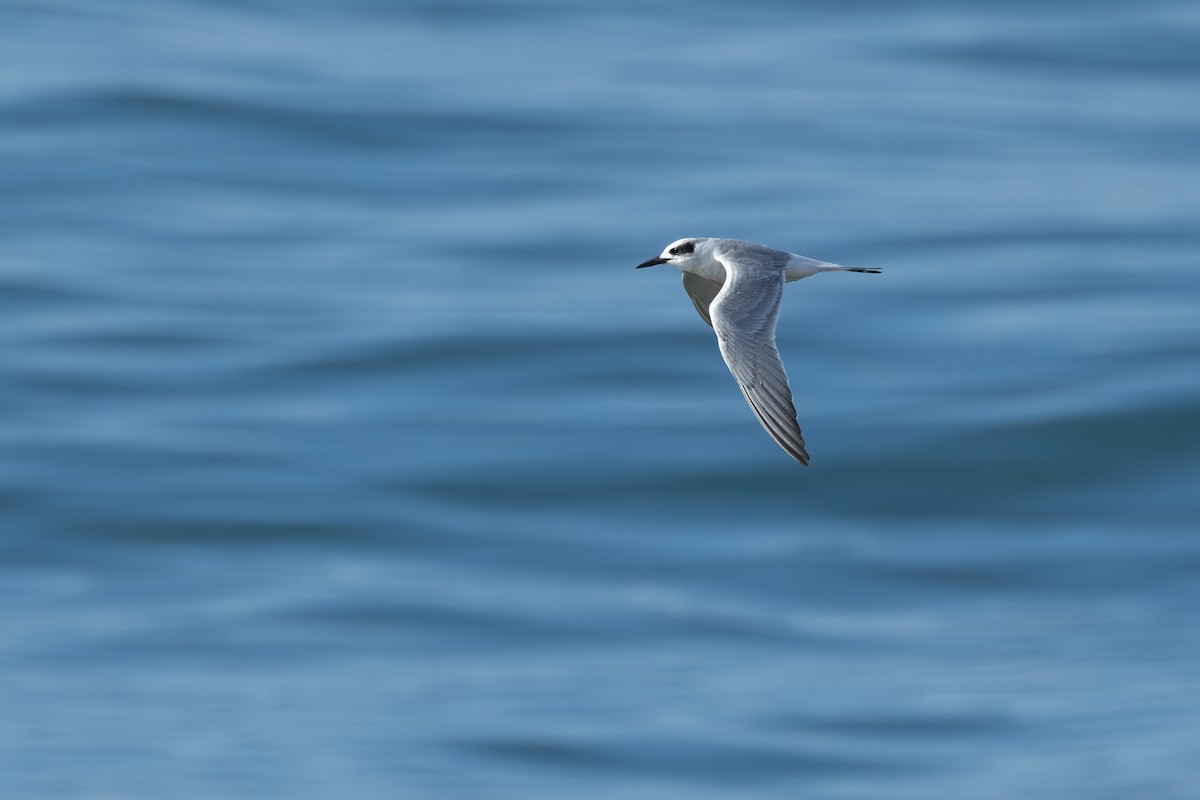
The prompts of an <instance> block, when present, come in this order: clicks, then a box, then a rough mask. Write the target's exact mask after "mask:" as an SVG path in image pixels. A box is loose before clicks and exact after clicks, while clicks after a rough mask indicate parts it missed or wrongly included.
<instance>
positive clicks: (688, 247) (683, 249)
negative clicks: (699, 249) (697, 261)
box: [667, 242, 696, 256]
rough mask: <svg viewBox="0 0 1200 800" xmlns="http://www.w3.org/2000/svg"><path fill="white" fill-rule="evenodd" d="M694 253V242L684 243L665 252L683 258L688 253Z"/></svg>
mask: <svg viewBox="0 0 1200 800" xmlns="http://www.w3.org/2000/svg"><path fill="white" fill-rule="evenodd" d="M695 251H696V245H695V243H694V242H684V243H683V244H680V245H676V246H675V247H672V248H671V249H670V250H668V251H667V252H668V253H670V254H671V255H673V256H683V255H687V254H688V253H694V252H695Z"/></svg>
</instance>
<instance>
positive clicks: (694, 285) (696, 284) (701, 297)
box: [683, 272, 725, 327]
mask: <svg viewBox="0 0 1200 800" xmlns="http://www.w3.org/2000/svg"><path fill="white" fill-rule="evenodd" d="M724 285H725V282H724V281H714V280H712V279H710V278H704V277H701V276H699V275H696V274H695V273H692V272H685V273H683V288H684V290H685V291H686V292H687V293H688V297H690V298H692V303H693V304H694V305H695V306H696V310H697V311H699V312H700V316H701V317H703V318H704V321H705V322H707V323H708V324H709V326H710V327H711V326H712V324H713V323H712V316H711V315H710V314H709V311H708V309H709V307H710V306H712V301H713V300H714V299H715V298H716V296H717V295H718V294H720V293H721V287H722V286H724Z"/></svg>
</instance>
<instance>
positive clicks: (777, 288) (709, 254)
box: [636, 238, 880, 466]
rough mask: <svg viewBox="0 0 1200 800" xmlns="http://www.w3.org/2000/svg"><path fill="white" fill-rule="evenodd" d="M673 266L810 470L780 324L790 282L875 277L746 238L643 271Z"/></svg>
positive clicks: (761, 407) (677, 253) (757, 408)
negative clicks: (779, 341)
mask: <svg viewBox="0 0 1200 800" xmlns="http://www.w3.org/2000/svg"><path fill="white" fill-rule="evenodd" d="M657 264H670V265H671V266H673V267H675V268H676V269H678V270H679V271H680V272H682V273H683V288H684V290H686V291H687V293H688V296H689V297H691V298H692V302H693V303H694V304H695V306H696V310H697V311H699V312H700V316H701V317H703V319H704V321H705V322H707V323H708V324H709V325H710V326H711V327H712V329H713V330H714V331H715V332H716V334H717V346H718V347H719V348H720V349H721V356H722V357H723V358H724V359H725V363H726V364H727V365H728V366H729V371H730V372H732V373H733V377H734V379H735V380H737V382H738V386H740V387H741V388H742V394H744V395H745V396H746V402H748V403H749V404H750V408H751V410H753V411H754V416H756V417H758V421H759V422H760V423H762V426H763V428H764V429H765V430H766V431H767V433H769V434H770V435H771V438H772V439H774V440H775V442H776V443H777V444H778V445H779V446H780V447H782V448H783V450H784V452H785V453H787V454H788V455H789V456H791V457H792V458H794V459H796V460H797V461H799V462H800V463H801V464H804V465H805V466H807V465H808V460H809V459H808V451H807V450H805V449H804V436H803V435H801V433H800V425H799V423H797V422H796V407H795V406H794V405H792V390H791V387H790V386H788V379H787V374H786V373H785V372H784V371H783V362H782V361H780V359H779V349H778V348H777V347H776V346H775V323H776V322H777V321H778V319H779V303H780V301H781V300H782V299H783V285H784V283H787V282H790V281H798V280H800V279H801V278H807V277H808V276H809V275H816V274H817V273H818V272H869V273H878V272H880V270H877V269H869V268H867V267H843V266H841V265H839V264H830V263H827V262H825V261H817V260H816V259H813V258H805V257H804V256H799V255H796V254H795V253H789V252H787V251H786V250H776V249H775V248H773V247H767V246H766V245H761V244H755V243H754V242H743V241H740V240H738V239H706V238H688V239H679V240H678V241H675V242H671V244H669V245H667V247H666V249H665V250H663V251H662V254H661V255H659V256H657V257H655V258H651V259H649V260H648V261H643V262H642V263H641V264H638V265H637V267H636V269H642V268H643V267H653V266H655V265H657Z"/></svg>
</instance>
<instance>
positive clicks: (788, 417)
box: [709, 265, 809, 464]
mask: <svg viewBox="0 0 1200 800" xmlns="http://www.w3.org/2000/svg"><path fill="white" fill-rule="evenodd" d="M726 276H727V277H726V279H725V288H724V290H723V291H722V292H721V294H720V296H718V297H717V298H716V300H715V301H714V302H712V303H711V304H710V305H709V312H710V314H711V317H712V326H713V329H714V330H715V331H716V333H717V344H718V345H719V346H720V348H721V355H722V356H723V357H724V359H725V363H726V364H727V365H728V366H729V371H730V372H732V373H733V377H734V378H735V379H736V380H737V382H738V385H739V386H741V388H742V394H744V395H745V396H746V402H748V403H749V404H750V408H751V409H752V410H753V411H754V415H755V416H756V417H758V421H759V422H760V423H761V424H762V426H763V428H764V429H765V430H766V432H767V433H769V434H770V435H771V438H772V439H774V440H775V442H776V443H777V444H778V445H779V446H780V447H782V448H783V450H784V452H786V453H787V454H788V455H789V456H791V457H792V458H794V459H796V460H797V461H799V462H800V463H801V464H808V460H809V459H808V451H807V450H805V448H804V436H803V435H802V434H801V433H800V425H799V423H797V422H796V408H795V406H794V405H793V404H792V391H791V388H790V387H789V386H788V379H787V373H785V372H784V369H783V362H782V361H781V360H780V358H779V349H778V348H777V347H776V346H775V322H776V320H777V318H778V316H779V303H780V300H781V299H782V297H783V284H784V273H783V270H774V269H771V270H740V271H739V270H730V269H729V268H728V265H727V266H726Z"/></svg>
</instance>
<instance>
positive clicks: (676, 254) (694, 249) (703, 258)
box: [635, 237, 713, 272]
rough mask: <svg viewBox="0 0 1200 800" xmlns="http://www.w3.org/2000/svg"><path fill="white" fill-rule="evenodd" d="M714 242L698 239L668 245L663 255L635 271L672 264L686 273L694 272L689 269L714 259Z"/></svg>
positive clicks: (639, 266)
mask: <svg viewBox="0 0 1200 800" xmlns="http://www.w3.org/2000/svg"><path fill="white" fill-rule="evenodd" d="M712 241H713V240H712V239H702V238H696V237H690V238H687V239H679V240H677V241H674V242H671V243H670V244H669V245H667V247H666V249H665V250H663V251H662V254H661V255H659V256H658V257H656V258H652V259H650V260H649V261H643V262H642V263H640V264H638V265H637V267H635V269H641V268H642V267H653V266H655V265H657V264H670V265H671V266H672V267H675V268H676V269H680V270H683V271H684V272H693V271H695V270H693V269H689V267H694V266H696V265H698V264H700V263H706V262H708V261H709V260H711V259H712V257H713V253H712Z"/></svg>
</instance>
